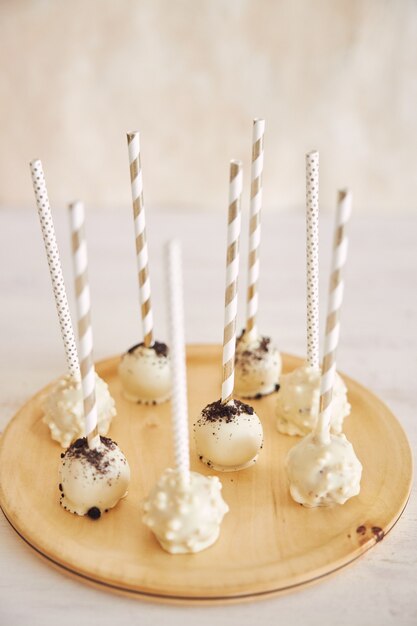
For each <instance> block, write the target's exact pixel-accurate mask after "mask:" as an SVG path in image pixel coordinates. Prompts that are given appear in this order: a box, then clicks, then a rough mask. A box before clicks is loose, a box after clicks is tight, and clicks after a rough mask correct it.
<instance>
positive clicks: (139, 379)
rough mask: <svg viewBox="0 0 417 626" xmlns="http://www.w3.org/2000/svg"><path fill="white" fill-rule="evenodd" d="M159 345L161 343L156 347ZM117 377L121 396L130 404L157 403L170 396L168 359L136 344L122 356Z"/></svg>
mask: <svg viewBox="0 0 417 626" xmlns="http://www.w3.org/2000/svg"><path fill="white" fill-rule="evenodd" d="M156 345H162V344H156ZM119 376H120V380H121V383H122V389H123V395H124V396H125V398H126V399H127V400H129V401H130V402H138V403H141V404H160V403H162V402H166V400H168V399H169V397H170V395H171V366H170V359H169V356H166V355H164V354H158V352H157V351H155V349H154V348H153V347H151V348H146V347H145V346H144V345H143V344H139V345H138V346H136V347H135V348H133V349H132V348H131V349H130V350H129V351H128V352H126V354H124V355H123V356H122V360H121V361H120V364H119Z"/></svg>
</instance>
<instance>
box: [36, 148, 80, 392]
mask: <svg viewBox="0 0 417 626" xmlns="http://www.w3.org/2000/svg"><path fill="white" fill-rule="evenodd" d="M30 172H31V175H32V183H33V190H34V192H35V198H36V205H37V208H38V214H39V220H40V224H41V230H42V237H43V242H44V245H45V252H46V258H47V260H48V266H49V273H50V275H51V282H52V290H53V292H54V298H55V305H56V310H57V313H58V320H59V326H60V329H61V336H62V341H63V343H64V349H65V356H66V360H67V366H68V373H69V375H70V376H71V377H72V378H73V379H74V380H75V379H79V376H80V367H79V364H78V354H77V346H76V343H75V336H74V329H73V326H72V321H71V314H70V310H69V306H68V298H67V292H66V290H65V283H64V277H63V275H62V267H61V259H60V256H59V250H58V245H57V242H56V236H55V229H54V223H53V220H52V213H51V207H50V205H49V199H48V192H47V189H46V182H45V176H44V173H43V168H42V163H41V161H40V160H39V159H36V160H34V161H32V162H31V163H30Z"/></svg>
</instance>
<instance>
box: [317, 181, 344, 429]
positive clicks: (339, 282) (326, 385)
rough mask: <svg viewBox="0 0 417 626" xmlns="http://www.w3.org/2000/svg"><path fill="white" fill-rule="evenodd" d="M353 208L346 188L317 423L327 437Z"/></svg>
mask: <svg viewBox="0 0 417 626" xmlns="http://www.w3.org/2000/svg"><path fill="white" fill-rule="evenodd" d="M351 211H352V195H351V193H350V192H349V191H347V190H343V191H339V194H338V201H337V211H336V222H335V236H334V244H333V254H332V265H331V274H330V285H329V301H328V307H327V320H326V335H325V339H324V356H323V366H322V375H321V385H320V415H319V419H318V423H317V427H316V433H317V435H318V436H319V437H320V438H321V439H322V440H324V441H326V440H328V439H329V436H330V417H331V402H332V391H333V385H334V379H335V375H336V351H337V346H338V344H339V335H340V311H341V308H342V302H343V291H344V282H343V270H344V267H345V264H346V258H347V252H348V238H347V236H346V225H347V223H348V221H349V218H350V215H351Z"/></svg>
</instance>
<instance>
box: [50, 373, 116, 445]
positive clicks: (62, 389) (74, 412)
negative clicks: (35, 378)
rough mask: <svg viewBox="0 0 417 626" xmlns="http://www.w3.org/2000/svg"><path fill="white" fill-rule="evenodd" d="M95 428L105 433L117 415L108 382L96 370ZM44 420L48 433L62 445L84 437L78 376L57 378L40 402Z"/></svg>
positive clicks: (81, 397) (82, 410)
mask: <svg viewBox="0 0 417 626" xmlns="http://www.w3.org/2000/svg"><path fill="white" fill-rule="evenodd" d="M96 400H97V412H98V430H99V433H100V435H107V433H108V431H109V428H110V423H111V420H112V418H113V417H115V415H116V407H115V403H114V400H113V398H112V397H111V395H110V392H109V388H108V385H107V383H106V382H105V381H104V380H103V379H102V378H100V377H99V376H97V374H96ZM42 409H43V412H44V416H43V421H44V422H45V424H47V425H48V426H49V429H50V431H51V437H52V439H54V440H55V441H58V442H59V443H60V444H61V446H62V447H63V448H68V446H69V445H70V444H71V442H73V441H75V440H76V439H79V438H80V437H84V434H85V432H84V408H83V396H82V389H81V380H80V379H79V378H74V377H71V376H69V375H67V376H64V377H63V378H61V379H59V380H58V381H57V382H56V384H55V385H54V387H53V388H52V390H51V391H50V393H49V394H48V395H47V396H46V397H45V399H44V401H43V403H42Z"/></svg>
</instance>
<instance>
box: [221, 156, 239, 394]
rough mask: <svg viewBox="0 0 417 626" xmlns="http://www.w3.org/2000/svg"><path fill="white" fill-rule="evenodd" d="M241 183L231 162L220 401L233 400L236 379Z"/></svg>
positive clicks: (236, 164)
mask: <svg viewBox="0 0 417 626" xmlns="http://www.w3.org/2000/svg"><path fill="white" fill-rule="evenodd" d="M242 183H243V176H242V163H241V162H240V161H231V162H230V184H229V211H228V222H227V254H226V291H225V309H224V333H223V382H222V402H223V403H226V402H228V401H229V400H231V399H232V395H233V388H234V382H235V350H236V315H237V279H238V274H239V237H240V220H241V217H240V201H241V196H242Z"/></svg>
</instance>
